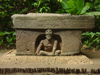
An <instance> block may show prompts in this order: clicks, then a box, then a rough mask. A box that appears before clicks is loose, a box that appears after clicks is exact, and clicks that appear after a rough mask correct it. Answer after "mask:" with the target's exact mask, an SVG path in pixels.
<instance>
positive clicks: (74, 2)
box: [61, 0, 91, 15]
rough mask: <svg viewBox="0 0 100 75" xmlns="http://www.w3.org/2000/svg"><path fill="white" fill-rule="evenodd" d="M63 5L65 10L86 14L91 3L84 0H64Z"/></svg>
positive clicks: (75, 13)
mask: <svg viewBox="0 0 100 75" xmlns="http://www.w3.org/2000/svg"><path fill="white" fill-rule="evenodd" d="M61 5H62V8H63V9H64V10H65V12H67V13H70V14H74V15H78V14H84V13H86V11H87V10H88V9H89V8H90V7H91V3H88V2H87V3H85V2H84V0H62V1H61Z"/></svg>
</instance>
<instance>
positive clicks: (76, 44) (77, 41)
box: [16, 29, 82, 55]
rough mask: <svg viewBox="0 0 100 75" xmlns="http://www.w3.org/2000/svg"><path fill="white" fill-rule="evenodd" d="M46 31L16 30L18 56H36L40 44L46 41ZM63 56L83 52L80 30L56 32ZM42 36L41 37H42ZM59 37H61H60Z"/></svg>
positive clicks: (55, 37) (55, 35)
mask: <svg viewBox="0 0 100 75" xmlns="http://www.w3.org/2000/svg"><path fill="white" fill-rule="evenodd" d="M44 31H45V30H19V29H17V30H16V36H17V37H16V38H17V40H16V47H17V54H18V55H20V54H35V52H36V49H37V46H38V45H39V42H40V41H41V40H43V39H45V33H44ZM53 32H55V33H54V34H53V38H54V39H56V40H57V41H58V42H59V45H60V50H61V53H62V55H71V54H77V53H79V52H80V50H81V34H82V31H80V30H72V31H70V30H54V31H53ZM40 35H41V36H40ZM58 36H59V37H58Z"/></svg>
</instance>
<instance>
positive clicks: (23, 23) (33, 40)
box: [12, 13, 94, 55]
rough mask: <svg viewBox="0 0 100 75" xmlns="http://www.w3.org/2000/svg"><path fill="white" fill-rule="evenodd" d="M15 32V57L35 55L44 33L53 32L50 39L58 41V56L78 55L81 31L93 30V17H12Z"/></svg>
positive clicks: (31, 14) (37, 15) (49, 14)
mask: <svg viewBox="0 0 100 75" xmlns="http://www.w3.org/2000/svg"><path fill="white" fill-rule="evenodd" d="M12 19H13V24H14V28H15V30H16V48H17V52H16V54H17V55H35V52H36V50H37V47H38V45H39V43H40V41H41V40H43V39H45V31H46V30H47V29H51V30H52V31H53V35H52V38H53V39H56V40H57V41H58V45H59V46H58V49H59V50H61V54H60V55H74V54H78V53H80V50H81V47H82V42H81V36H82V31H83V30H89V29H92V28H94V16H86V15H70V14H51V13H41V14H40V13H29V14H27V15H23V14H21V15H19V14H15V15H13V16H12Z"/></svg>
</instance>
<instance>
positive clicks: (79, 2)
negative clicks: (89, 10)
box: [75, 0, 84, 10]
mask: <svg viewBox="0 0 100 75" xmlns="http://www.w3.org/2000/svg"><path fill="white" fill-rule="evenodd" d="M75 2H76V7H77V9H79V10H82V9H83V8H84V0H75Z"/></svg>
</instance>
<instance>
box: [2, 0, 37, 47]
mask: <svg viewBox="0 0 100 75" xmlns="http://www.w3.org/2000/svg"><path fill="white" fill-rule="evenodd" d="M34 1H35V0H34ZM34 1H32V0H0V48H1V47H3V48H11V47H13V48H15V40H16V37H15V30H14V28H13V24H12V20H11V15H13V14H21V13H27V11H34V10H33V8H34V7H33V5H32V4H33V3H34Z"/></svg>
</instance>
